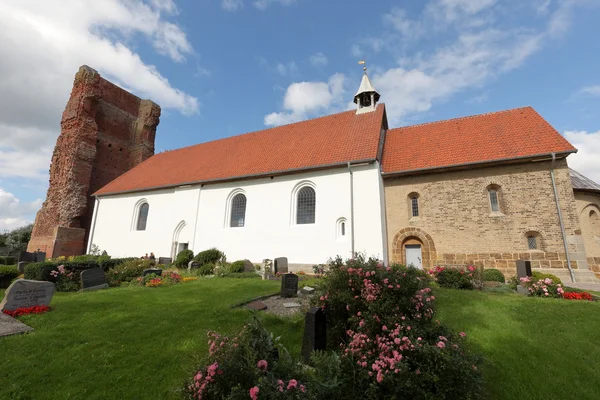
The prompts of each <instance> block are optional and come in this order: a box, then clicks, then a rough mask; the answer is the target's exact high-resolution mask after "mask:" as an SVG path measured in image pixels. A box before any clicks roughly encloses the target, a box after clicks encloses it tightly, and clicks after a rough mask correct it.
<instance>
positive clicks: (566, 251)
mask: <svg viewBox="0 0 600 400" xmlns="http://www.w3.org/2000/svg"><path fill="white" fill-rule="evenodd" d="M555 162H556V154H555V153H552V164H551V166H550V177H551V178H552V188H553V189H554V199H555V200H556V210H557V211H558V222H559V224H560V232H561V234H562V239H563V245H564V246H565V255H566V257H567V268H569V274H570V275H571V282H575V274H573V270H572V269H571V256H570V255H569V245H568V243H567V235H566V233H565V225H564V223H563V217H562V211H561V209H560V202H559V200H558V190H557V189H556V181H555V179H554V164H555Z"/></svg>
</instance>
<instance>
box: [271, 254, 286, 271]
mask: <svg viewBox="0 0 600 400" xmlns="http://www.w3.org/2000/svg"><path fill="white" fill-rule="evenodd" d="M274 269H275V273H278V272H281V273H283V274H286V273H287V272H288V259H287V257H278V258H276V259H275V264H274Z"/></svg>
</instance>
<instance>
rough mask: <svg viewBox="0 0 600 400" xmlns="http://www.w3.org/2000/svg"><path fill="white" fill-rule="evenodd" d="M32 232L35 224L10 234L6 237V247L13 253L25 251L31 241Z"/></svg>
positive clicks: (14, 230)
mask: <svg viewBox="0 0 600 400" xmlns="http://www.w3.org/2000/svg"><path fill="white" fill-rule="evenodd" d="M32 230H33V224H29V225H26V226H22V227H20V228H16V229H13V230H12V231H10V232H8V234H7V236H6V246H7V247H9V248H10V249H11V251H23V250H25V249H26V248H27V243H29V239H31V231H32Z"/></svg>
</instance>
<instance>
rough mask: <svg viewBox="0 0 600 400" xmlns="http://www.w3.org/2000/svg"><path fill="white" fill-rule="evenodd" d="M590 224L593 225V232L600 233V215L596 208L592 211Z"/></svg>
mask: <svg viewBox="0 0 600 400" xmlns="http://www.w3.org/2000/svg"><path fill="white" fill-rule="evenodd" d="M590 225H591V226H592V233H593V234H595V235H600V217H598V212H597V211H596V210H591V211H590Z"/></svg>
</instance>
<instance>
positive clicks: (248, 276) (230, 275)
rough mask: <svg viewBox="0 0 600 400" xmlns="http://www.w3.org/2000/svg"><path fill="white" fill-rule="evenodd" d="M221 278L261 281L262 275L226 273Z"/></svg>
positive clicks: (254, 273)
mask: <svg viewBox="0 0 600 400" xmlns="http://www.w3.org/2000/svg"><path fill="white" fill-rule="evenodd" d="M219 277H220V278H239V279H257V278H258V279H260V275H259V274H257V273H256V272H225V273H223V274H221V275H220V276H219Z"/></svg>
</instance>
